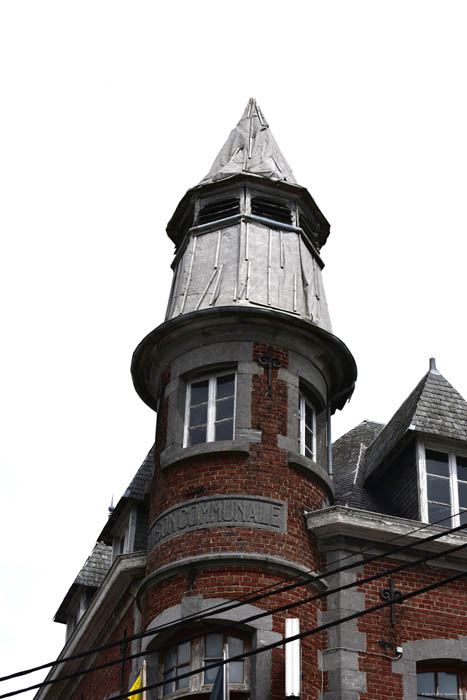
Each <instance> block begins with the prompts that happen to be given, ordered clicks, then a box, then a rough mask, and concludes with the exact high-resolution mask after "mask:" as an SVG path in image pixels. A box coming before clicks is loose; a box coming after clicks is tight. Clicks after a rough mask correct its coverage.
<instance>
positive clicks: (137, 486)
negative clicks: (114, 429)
mask: <svg viewBox="0 0 467 700" xmlns="http://www.w3.org/2000/svg"><path fill="white" fill-rule="evenodd" d="M153 474H154V445H153V446H152V447H151V449H150V450H149V452H148V454H147V455H146V458H145V460H144V462H143V463H142V465H141V466H140V468H139V469H138V471H137V472H136V474H135V476H134V477H133V479H132V480H131V482H130V484H129V486H128V488H127V489H126V491H125V493H124V494H123V496H122V497H121V498H120V500H119V501H118V503H117V505H116V506H115V508H114V509H113V511H112V512H111V514H110V515H109V519H108V520H107V522H106V524H105V525H104V527H103V529H102V532H101V533H100V535H99V537H98V541H99V542H106V543H107V544H110V542H111V539H112V528H113V526H114V525H115V523H116V522H117V520H118V518H119V516H120V514H121V512H122V511H123V509H124V508H125V505H126V504H127V503H128V501H144V499H145V496H146V495H147V494H149V492H150V490H151V482H152V476H153Z"/></svg>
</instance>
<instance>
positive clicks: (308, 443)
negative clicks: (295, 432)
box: [305, 428, 313, 452]
mask: <svg viewBox="0 0 467 700" xmlns="http://www.w3.org/2000/svg"><path fill="white" fill-rule="evenodd" d="M307 447H308V449H309V450H310V452H311V451H312V450H313V433H312V432H310V431H309V430H307V429H306V428H305V448H307Z"/></svg>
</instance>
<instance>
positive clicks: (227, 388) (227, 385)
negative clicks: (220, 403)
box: [216, 374, 235, 399]
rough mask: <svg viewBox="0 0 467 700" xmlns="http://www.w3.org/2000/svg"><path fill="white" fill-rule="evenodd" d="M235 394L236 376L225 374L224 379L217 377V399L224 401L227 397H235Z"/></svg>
mask: <svg viewBox="0 0 467 700" xmlns="http://www.w3.org/2000/svg"><path fill="white" fill-rule="evenodd" d="M234 393H235V374H225V375H224V376H223V377H217V395H216V399H222V398H224V397H225V396H233V395H234Z"/></svg>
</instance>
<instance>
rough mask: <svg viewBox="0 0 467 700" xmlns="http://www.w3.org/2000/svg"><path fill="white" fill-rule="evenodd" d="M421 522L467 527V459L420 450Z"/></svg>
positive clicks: (428, 448) (435, 450)
mask: <svg viewBox="0 0 467 700" xmlns="http://www.w3.org/2000/svg"><path fill="white" fill-rule="evenodd" d="M420 457H421V458H420V460H419V461H420V482H421V488H422V503H421V510H422V520H424V521H425V522H429V523H437V522H439V521H441V522H440V524H441V525H444V526H446V527H451V526H453V527H456V526H457V525H461V524H464V523H467V456H465V455H460V454H458V452H457V451H454V450H444V449H440V448H438V447H436V446H434V445H425V446H421V454H420Z"/></svg>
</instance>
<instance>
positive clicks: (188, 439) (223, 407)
mask: <svg viewBox="0 0 467 700" xmlns="http://www.w3.org/2000/svg"><path fill="white" fill-rule="evenodd" d="M235 385H236V380H235V373H234V372H229V373H227V374H216V375H213V376H211V377H205V378H204V379H197V380H196V381H193V382H190V384H188V387H187V397H186V409H185V435H184V441H183V446H184V447H191V446H193V445H199V444H200V443H204V442H213V441H214V440H233V439H234V434H235Z"/></svg>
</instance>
